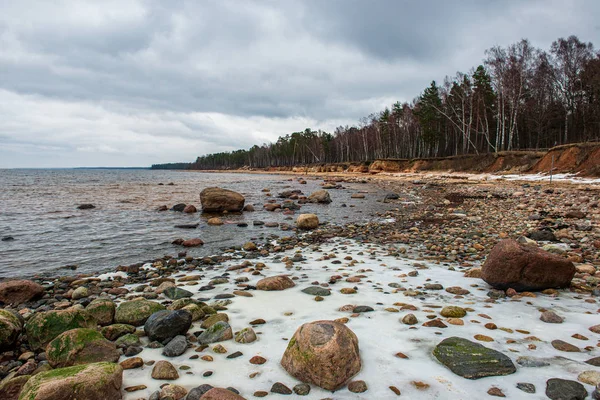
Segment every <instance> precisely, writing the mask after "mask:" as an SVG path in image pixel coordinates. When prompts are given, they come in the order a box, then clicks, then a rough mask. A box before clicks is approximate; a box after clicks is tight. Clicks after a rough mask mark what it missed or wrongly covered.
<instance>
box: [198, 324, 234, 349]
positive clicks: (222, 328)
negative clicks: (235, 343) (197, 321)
mask: <svg viewBox="0 0 600 400" xmlns="http://www.w3.org/2000/svg"><path fill="white" fill-rule="evenodd" d="M229 339H233V332H232V330H231V326H229V324H228V323H227V322H224V321H219V322H217V323H216V324H214V325H213V326H211V327H210V328H208V329H207V330H206V331H204V332H202V334H201V335H200V336H198V343H200V344H209V343H216V342H222V341H224V340H229Z"/></svg>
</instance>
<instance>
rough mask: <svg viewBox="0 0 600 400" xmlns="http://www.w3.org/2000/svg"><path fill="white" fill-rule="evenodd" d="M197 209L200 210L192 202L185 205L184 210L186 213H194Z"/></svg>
mask: <svg viewBox="0 0 600 400" xmlns="http://www.w3.org/2000/svg"><path fill="white" fill-rule="evenodd" d="M197 211H198V210H196V207H194V206H193V205H191V204H189V205H187V206H185V208H184V209H183V212H184V213H186V214H193V213H195V212H197Z"/></svg>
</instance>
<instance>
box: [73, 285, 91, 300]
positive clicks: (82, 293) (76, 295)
mask: <svg viewBox="0 0 600 400" xmlns="http://www.w3.org/2000/svg"><path fill="white" fill-rule="evenodd" d="M89 295H90V294H89V291H88V290H87V288H86V287H83V286H80V287H78V288H77V289H75V290H73V293H71V299H73V300H80V299H83V298H86V297H88V296H89Z"/></svg>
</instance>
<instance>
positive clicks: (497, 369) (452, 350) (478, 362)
mask: <svg viewBox="0 0 600 400" xmlns="http://www.w3.org/2000/svg"><path fill="white" fill-rule="evenodd" d="M433 355H434V356H435V358H437V359H438V361H439V362H440V363H442V364H443V365H445V366H446V367H448V368H449V369H450V370H451V371H452V372H454V373H455V374H456V375H459V376H462V377H463V378H467V379H479V378H484V377H486V376H501V375H509V374H513V373H515V372H516V368H515V365H514V364H513V363H512V361H511V360H510V358H508V357H507V356H505V355H504V354H502V353H500V352H499V351H496V350H492V349H489V348H487V347H484V346H482V345H481V344H479V343H474V342H471V341H469V340H467V339H463V338H459V337H450V338H447V339H444V340H442V341H441V342H440V343H439V344H438V345H437V346H436V347H435V349H434V350H433Z"/></svg>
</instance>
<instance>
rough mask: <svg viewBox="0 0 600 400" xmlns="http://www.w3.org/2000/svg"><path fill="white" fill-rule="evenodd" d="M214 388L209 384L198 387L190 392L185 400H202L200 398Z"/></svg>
mask: <svg viewBox="0 0 600 400" xmlns="http://www.w3.org/2000/svg"><path fill="white" fill-rule="evenodd" d="M212 388H213V387H212V386H211V385H208V384H204V385H200V386H198V387H195V388H193V389H192V390H190V391H189V393H188V394H187V396H186V397H185V400H200V397H202V396H203V395H204V393H206V392H208V391H209V390H210V389H212Z"/></svg>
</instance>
